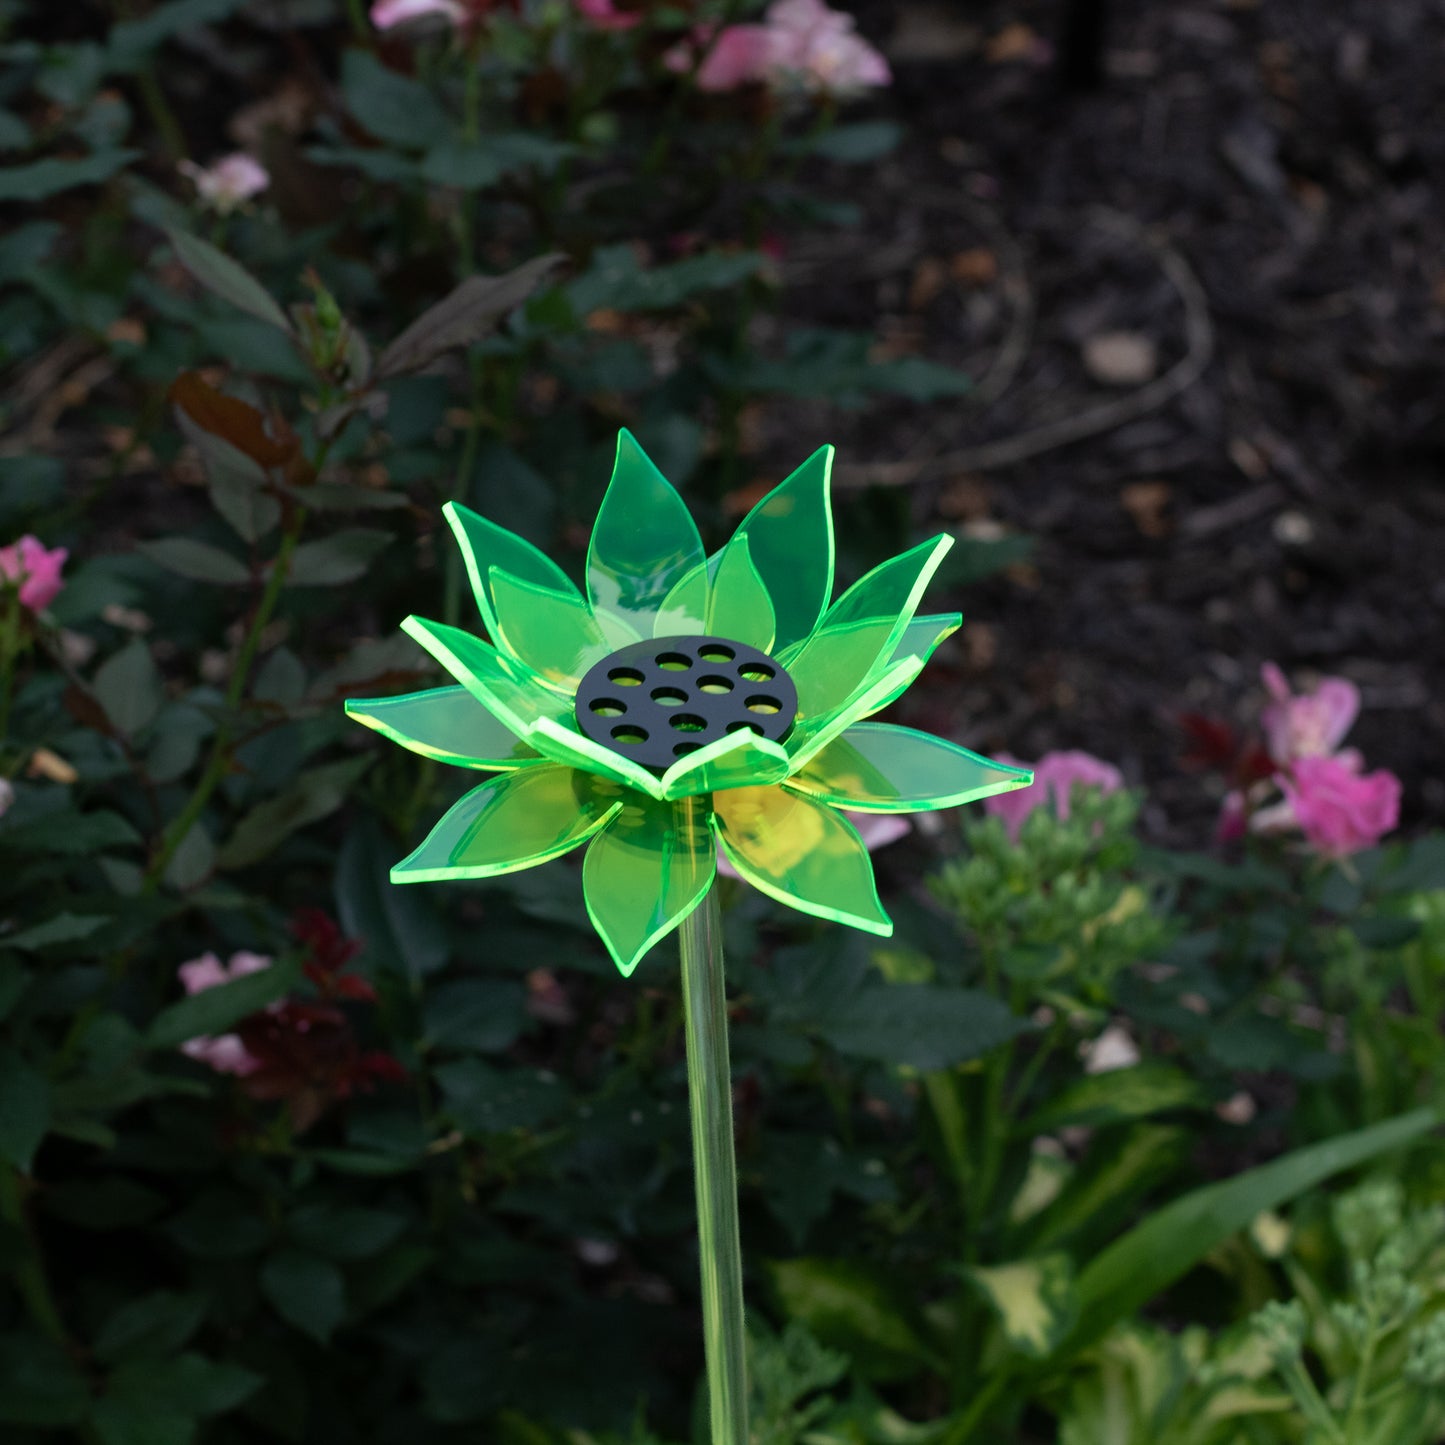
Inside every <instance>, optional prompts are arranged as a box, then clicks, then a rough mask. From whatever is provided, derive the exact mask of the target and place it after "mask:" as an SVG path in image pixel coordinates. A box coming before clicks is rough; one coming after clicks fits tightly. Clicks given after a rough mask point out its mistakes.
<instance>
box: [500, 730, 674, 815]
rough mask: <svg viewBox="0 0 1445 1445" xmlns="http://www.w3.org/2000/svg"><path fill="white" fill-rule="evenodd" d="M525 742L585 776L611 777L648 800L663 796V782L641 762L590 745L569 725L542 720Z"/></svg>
mask: <svg viewBox="0 0 1445 1445" xmlns="http://www.w3.org/2000/svg"><path fill="white" fill-rule="evenodd" d="M527 741H528V742H530V743H531V744H532V746H533V747H534V748H536V749H537V751H538V752H539V753H545V754H546V755H547V756H548V757H549V758H552V759H554V760H555V761H557V762H559V763H566V764H567V766H568V767H572V768H579V769H581V770H582V771H583V772H585V773H595V774H597V775H598V776H599V777H603V778H611V779H612V780H613V781H614V782H617V783H621V784H623V785H624V786H626V787H629V788H637V789H639V790H640V791H642V792H644V793H646V794H648V796H649V797H653V798H660V797H661V796H662V782H661V780H660V779H658V778H657V777H656V776H655V775H654V774H652V773H650V772H648V770H647V769H646V768H644V767H643V766H642V765H641V764H640V763H634V762H632V761H630V760H629V759H627V758H624V757H623V756H622V754H621V753H614V752H613V751H612V749H611V748H607V747H603V745H602V744H601V743H597V742H593V741H592V739H591V738H589V737H586V736H584V735H583V734H582V733H581V732H579V731H578V730H577V728H576V727H575V726H574V725H572V724H570V723H568V722H565V721H563V722H559V721H557V720H555V719H553V718H543V719H542V720H541V721H540V722H539V723H537V725H536V726H535V727H534V728H533V729H532V730H531V731H530V732H529V733H528V734H527Z"/></svg>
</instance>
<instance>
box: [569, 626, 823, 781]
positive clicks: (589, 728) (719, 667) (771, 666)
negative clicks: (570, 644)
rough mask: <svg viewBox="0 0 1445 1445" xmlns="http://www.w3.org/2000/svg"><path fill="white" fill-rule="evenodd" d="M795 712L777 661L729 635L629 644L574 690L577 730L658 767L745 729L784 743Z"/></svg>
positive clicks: (790, 690)
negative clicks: (729, 637) (575, 694)
mask: <svg viewBox="0 0 1445 1445" xmlns="http://www.w3.org/2000/svg"><path fill="white" fill-rule="evenodd" d="M797 715H798V691H797V689H796V688H795V687H794V686H793V680H792V678H790V677H789V676H788V674H787V673H786V672H785V671H784V670H783V669H782V667H780V666H779V664H778V663H777V662H776V661H775V660H774V659H773V658H771V657H769V656H768V654H767V653H766V652H759V651H758V649H757V648H756V647H748V646H746V645H745V644H744V643H741V642H732V641H730V640H729V639H728V638H726V637H654V638H652V639H650V640H648V641H646V642H634V643H632V644H631V646H629V647H624V648H621V649H619V650H618V651H617V652H614V653H613V654H612V655H611V656H610V657H604V658H603V659H602V661H601V662H599V663H597V664H596V665H595V666H594V667H592V668H591V669H590V670H589V671H588V673H587V675H586V676H585V677H584V678H583V679H582V682H581V685H580V686H579V687H578V689H577V725H578V726H579V727H580V728H581V729H582V731H583V732H584V733H586V735H587V736H588V737H589V738H591V739H592V740H593V741H594V742H599V743H601V744H602V745H603V746H604V747H607V748H611V749H612V751H613V752H615V753H618V754H620V755H621V756H622V757H624V758H631V759H632V760H633V762H635V763H641V764H642V766H643V767H645V768H652V769H654V770H656V771H658V772H661V771H663V770H664V769H667V768H670V767H671V766H672V765H673V764H674V763H675V762H677V761H678V759H679V758H685V757H686V756H687V755H688V754H689V753H695V752H696V751H697V750H698V749H699V748H701V747H706V746H707V744H708V743H713V742H716V741H717V740H718V739H719V738H722V737H726V736H727V735H728V734H729V733H735V732H739V731H741V730H742V729H743V728H747V729H749V730H750V731H752V732H755V733H757V734H758V735H759V736H760V737H765V738H771V739H772V741H773V742H781V741H782V740H783V739H784V738H785V737H787V735H788V729H789V728H791V727H792V725H793V719H794V718H796V717H797Z"/></svg>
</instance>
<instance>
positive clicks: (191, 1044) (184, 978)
mask: <svg viewBox="0 0 1445 1445" xmlns="http://www.w3.org/2000/svg"><path fill="white" fill-rule="evenodd" d="M270 967H271V960H270V959H269V958H267V957H266V956H265V955H264V954H261V953H247V952H245V951H244V950H243V951H241V952H239V953H233V954H232V955H231V961H230V963H222V962H221V960H220V959H219V958H217V957H216V955H215V954H214V953H203V954H202V955H201V956H200V957H199V958H193V959H191V961H190V962H189V963H183V964H182V965H181V966H180V967H179V968H178V969H177V970H176V972H177V973H178V974H179V975H180V979H181V985H182V987H183V988H184V989H185V991H186V992H187V993H188V994H195V993H204V992H205V991H206V989H208V988H215V987H216V986H217V985H218V984H222V983H230V982H231V981H232V980H233V979H237V978H244V977H245V976H246V975H247V974H248V973H260V972H261V971H262V970H263V969H267V968H270ZM181 1052H182V1053H183V1054H184V1055H185V1056H186V1057H187V1058H188V1059H195V1060H196V1061H197V1062H198V1063H202V1064H208V1065H209V1066H210V1067H211V1068H212V1069H214V1070H215V1071H216V1072H217V1073H218V1074H235V1075H236V1076H237V1077H238V1078H244V1077H245V1076H246V1075H247V1074H253V1073H255V1072H256V1070H257V1069H259V1068H260V1067H261V1060H260V1059H258V1058H256V1057H255V1056H254V1055H252V1053H251V1052H250V1050H249V1049H247V1047H246V1045H245V1044H244V1043H243V1042H242V1041H241V1036H240V1035H239V1034H218V1035H216V1036H215V1037H214V1038H212V1037H211V1036H210V1035H208V1034H201V1035H199V1036H198V1037H197V1038H194V1039H187V1040H186V1041H185V1043H183V1044H182V1045H181Z"/></svg>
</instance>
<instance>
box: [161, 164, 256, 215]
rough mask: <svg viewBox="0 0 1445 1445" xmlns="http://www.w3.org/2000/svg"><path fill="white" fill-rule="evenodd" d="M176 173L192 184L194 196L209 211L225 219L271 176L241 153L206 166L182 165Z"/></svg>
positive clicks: (254, 194)
mask: <svg viewBox="0 0 1445 1445" xmlns="http://www.w3.org/2000/svg"><path fill="white" fill-rule="evenodd" d="M177 170H179V171H180V172H181V174H182V175H185V176H189V177H190V178H191V180H192V181H193V182H194V183H195V187H196V193H197V194H198V195H199V196H200V198H201V200H202V201H204V202H205V203H206V205H208V206H209V207H210V208H211V209H212V210H213V211H217V212H219V213H220V214H221V215H223V216H225V215H229V214H230V213H231V212H232V211H234V210H235V209H236V207H237V206H240V205H244V204H245V202H247V201H249V200H250V199H251V197H252V196H259V195H260V194H261V192H262V191H264V190H265V189H266V187H267V186H269V185H270V184H271V173H270V172H269V171H268V170H267V169H266V167H265V166H263V165H262V164H261V162H260V161H258V160H255V159H254V158H253V157H251V156H248V155H247V154H246V152H245V151H236V152H235V153H234V154H233V155H229V156H224V157H222V159H220V160H218V161H216V162H215V164H214V165H210V166H198V165H197V164H196V163H195V162H194V161H182V162H181V163H180V165H179V166H177Z"/></svg>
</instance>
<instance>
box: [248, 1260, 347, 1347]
mask: <svg viewBox="0 0 1445 1445" xmlns="http://www.w3.org/2000/svg"><path fill="white" fill-rule="evenodd" d="M261 1291H262V1293H263V1294H264V1295H265V1296H266V1298H267V1299H268V1300H270V1301H271V1304H272V1305H273V1306H274V1307H275V1310H276V1313H277V1314H279V1315H280V1316H281V1318H282V1319H284V1320H285V1321H286V1322H287V1323H288V1324H292V1325H295V1327H296V1328H297V1329H298V1330H300V1331H301V1332H302V1333H303V1334H307V1335H310V1336H311V1338H312V1339H313V1340H317V1341H319V1342H320V1343H321V1344H323V1345H324V1344H325V1343H326V1342H327V1341H328V1340H329V1339H330V1338H331V1334H332V1331H333V1330H335V1328H336V1327H337V1325H339V1324H340V1323H341V1321H342V1320H343V1319H345V1318H346V1281H345V1280H344V1279H343V1278H342V1276H341V1271H340V1270H339V1269H337V1267H336V1266H335V1265H334V1264H332V1263H331V1261H330V1260H327V1259H322V1258H321V1257H320V1255H316V1254H308V1253H306V1252H305V1251H303V1250H299V1249H281V1250H278V1251H277V1252H276V1253H275V1254H273V1255H272V1256H271V1257H270V1258H269V1259H268V1260H267V1261H266V1263H265V1264H264V1265H262V1266H261Z"/></svg>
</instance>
